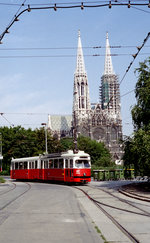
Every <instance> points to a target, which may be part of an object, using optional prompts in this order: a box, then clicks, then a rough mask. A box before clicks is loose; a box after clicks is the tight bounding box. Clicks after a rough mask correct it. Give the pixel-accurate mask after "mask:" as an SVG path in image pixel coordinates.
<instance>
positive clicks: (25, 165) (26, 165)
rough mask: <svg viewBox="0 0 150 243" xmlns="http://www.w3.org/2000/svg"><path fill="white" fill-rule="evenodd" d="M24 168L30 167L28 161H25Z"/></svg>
mask: <svg viewBox="0 0 150 243" xmlns="http://www.w3.org/2000/svg"><path fill="white" fill-rule="evenodd" d="M24 169H25V170H27V169H28V162H24Z"/></svg>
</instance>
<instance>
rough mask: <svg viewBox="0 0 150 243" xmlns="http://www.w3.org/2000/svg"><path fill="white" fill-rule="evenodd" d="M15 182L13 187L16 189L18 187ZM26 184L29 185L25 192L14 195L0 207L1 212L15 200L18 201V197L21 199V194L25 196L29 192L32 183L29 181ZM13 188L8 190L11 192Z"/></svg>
mask: <svg viewBox="0 0 150 243" xmlns="http://www.w3.org/2000/svg"><path fill="white" fill-rule="evenodd" d="M14 184H15V187H14V188H13V189H12V190H14V189H16V188H17V184H16V183H14ZM24 184H26V185H27V186H28V187H27V189H25V190H24V191H23V192H21V193H19V194H18V195H17V196H15V197H13V198H12V199H11V200H9V201H8V202H7V203H5V204H4V205H3V206H1V207H0V212H2V210H4V209H5V208H7V207H8V206H9V205H10V204H12V203H13V202H14V201H16V200H17V199H19V198H20V197H21V196H23V195H24V194H25V193H27V192H28V191H29V190H30V189H31V185H30V184H29V183H28V182H24ZM12 190H9V191H7V193H8V192H10V191H12Z"/></svg>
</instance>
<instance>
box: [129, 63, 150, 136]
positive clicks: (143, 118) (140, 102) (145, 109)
mask: <svg viewBox="0 0 150 243" xmlns="http://www.w3.org/2000/svg"><path fill="white" fill-rule="evenodd" d="M139 65H140V67H139V68H137V69H136V70H135V72H136V73H138V82H137V84H136V89H135V97H136V99H137V104H136V105H135V106H134V107H133V109H132V119H133V122H134V128H135V130H136V131H137V130H138V129H140V128H142V129H144V130H145V129H147V128H148V129H149V124H150V58H148V59H147V60H145V61H144V62H140V64H139Z"/></svg>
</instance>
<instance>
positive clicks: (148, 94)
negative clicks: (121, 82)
mask: <svg viewBox="0 0 150 243" xmlns="http://www.w3.org/2000/svg"><path fill="white" fill-rule="evenodd" d="M136 72H137V73H138V81H137V84H136V89H135V96H136V99H137V104H136V105H135V106H134V107H133V109H132V111H131V114H132V119H133V124H134V134H133V137H132V138H128V139H126V141H125V154H124V157H123V159H124V162H125V166H126V167H129V166H131V165H132V164H133V165H134V168H135V173H136V175H139V174H140V175H142V176H144V175H147V176H150V58H148V59H147V60H145V61H144V62H141V63H140V64H139V68H137V69H136Z"/></svg>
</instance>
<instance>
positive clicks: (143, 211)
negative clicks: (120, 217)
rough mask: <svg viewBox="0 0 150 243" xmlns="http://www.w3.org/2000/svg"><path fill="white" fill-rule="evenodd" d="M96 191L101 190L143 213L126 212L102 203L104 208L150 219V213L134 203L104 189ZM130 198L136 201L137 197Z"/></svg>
mask: <svg viewBox="0 0 150 243" xmlns="http://www.w3.org/2000/svg"><path fill="white" fill-rule="evenodd" d="M88 187H90V188H93V189H95V187H93V186H88ZM96 189H98V190H100V191H103V192H105V193H107V194H108V195H110V196H112V197H114V198H116V199H118V200H119V201H121V202H123V203H126V204H128V205H129V206H131V207H133V208H135V209H138V210H140V211H141V212H142V213H138V212H135V211H131V210H126V209H122V208H118V207H113V206H110V205H107V204H103V203H101V204H103V205H104V206H107V207H112V208H114V209H117V210H121V211H125V212H128V213H134V214H139V215H142V216H147V217H150V213H149V212H147V211H146V210H144V209H141V208H140V207H138V206H136V205H135V204H133V203H132V202H130V201H129V200H126V199H123V198H120V197H118V196H116V195H114V194H113V193H111V192H109V191H106V190H104V189H102V188H96ZM118 191H119V192H120V190H118ZM130 197H131V198H133V199H135V197H132V196H130ZM143 201H144V199H143ZM145 202H147V200H145Z"/></svg>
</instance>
